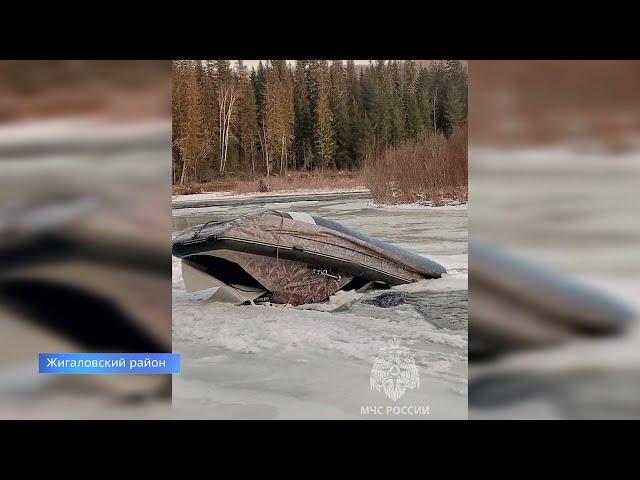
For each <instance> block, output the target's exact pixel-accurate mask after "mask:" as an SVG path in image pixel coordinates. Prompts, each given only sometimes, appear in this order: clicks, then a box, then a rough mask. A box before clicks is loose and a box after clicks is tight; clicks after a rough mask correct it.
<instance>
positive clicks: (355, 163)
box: [172, 60, 468, 183]
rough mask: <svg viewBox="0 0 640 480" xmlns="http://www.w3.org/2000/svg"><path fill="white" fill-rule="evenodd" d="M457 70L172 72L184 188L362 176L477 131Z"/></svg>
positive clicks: (218, 67) (209, 67)
mask: <svg viewBox="0 0 640 480" xmlns="http://www.w3.org/2000/svg"><path fill="white" fill-rule="evenodd" d="M467 83H468V75H467V70H466V67H465V66H464V64H462V62H460V61H456V60H448V61H430V62H428V63H424V64H422V63H418V62H416V61H413V60H409V61H376V62H370V63H369V65H368V66H364V67H363V66H356V65H355V63H354V62H353V61H352V60H351V61H347V63H346V67H345V65H344V63H343V61H339V60H336V61H332V62H327V61H304V60H299V61H296V63H295V67H293V66H290V65H288V64H287V62H286V61H284V60H274V61H260V63H259V64H258V66H257V69H252V71H251V74H249V73H248V71H247V69H246V68H245V67H244V65H243V64H242V61H238V62H237V67H236V66H235V64H234V66H233V67H232V64H231V62H230V61H228V60H203V61H188V60H178V61H175V62H174V63H173V66H172V88H173V101H172V116H173V119H172V122H173V130H172V165H173V181H174V183H188V182H192V181H196V182H199V181H206V180H208V179H210V178H215V177H220V176H225V175H236V174H237V175H244V174H251V175H257V174H259V173H260V172H261V171H262V172H264V173H267V174H268V175H270V174H273V173H276V174H278V173H280V174H282V173H284V172H285V171H287V169H289V168H294V169H301V168H311V169H325V168H338V169H347V168H348V169H353V168H359V167H360V166H361V165H362V161H363V159H364V158H365V157H366V156H367V155H369V154H371V153H376V152H377V153H381V151H383V150H384V149H385V148H388V147H391V146H394V145H399V144H400V143H401V142H403V141H404V140H406V139H412V138H417V137H418V136H419V135H420V134H422V133H423V132H428V133H442V134H445V135H449V134H450V133H451V132H452V131H453V129H456V128H459V127H464V126H465V125H466V123H467V108H468V93H467Z"/></svg>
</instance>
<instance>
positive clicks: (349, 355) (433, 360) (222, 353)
mask: <svg viewBox="0 0 640 480" xmlns="http://www.w3.org/2000/svg"><path fill="white" fill-rule="evenodd" d="M260 208H264V209H275V210H284V211H296V212H307V213H314V214H318V215H322V216H324V217H327V218H330V219H332V220H336V221H339V222H341V223H343V224H345V225H347V226H349V227H352V228H354V229H357V230H360V231H362V232H364V233H366V234H368V235H372V236H375V237H378V238H380V239H382V240H385V241H387V242H389V243H392V244H394V245H397V246H400V247H402V248H406V249H407V250H410V251H413V252H415V253H418V254H421V255H424V256H426V257H428V258H431V259H433V260H435V261H437V262H439V263H440V264H442V265H443V266H445V267H446V268H447V270H448V272H449V273H448V274H446V275H444V276H443V277H442V278H441V279H437V280H424V281H422V282H418V283H415V284H411V285H404V286H399V287H394V288H392V289H390V290H384V291H376V292H370V293H367V294H365V295H358V294H352V293H347V292H338V293H337V294H336V295H334V296H333V297H331V298H330V299H329V300H328V301H327V302H324V303H322V304H317V305H304V306H301V307H291V306H286V307H285V306H233V305H228V304H220V303H208V302H206V301H205V300H204V299H203V298H202V297H199V296H198V294H187V293H186V292H185V290H184V284H183V282H182V275H181V269H180V261H179V260H178V259H176V258H173V351H174V352H179V353H182V359H183V360H182V362H183V369H182V374H181V375H176V376H174V379H173V407H174V412H175V414H176V415H177V416H178V417H180V418H269V419H270V418H412V419H415V418H424V419H434V418H466V417H467V271H468V267H467V265H468V262H467V210H466V207H443V208H441V209H409V210H401V209H380V208H375V207H372V206H371V204H370V203H369V201H368V200H365V199H358V198H350V197H349V196H348V195H346V196H344V197H343V198H339V199H333V200H320V201H296V202H287V203H282V204H279V203H271V204H268V205H263V206H257V205H234V206H219V207H206V208H192V209H179V210H174V211H173V230H174V232H178V231H181V230H182V229H184V228H187V227H189V226H193V225H197V224H200V223H203V222H206V221H209V220H214V219H222V218H230V217H234V216H238V215H242V214H247V213H250V212H254V211H256V209H260ZM393 337H396V339H397V340H398V341H399V342H400V343H401V344H402V345H403V346H405V347H407V348H409V350H410V353H411V355H412V356H413V358H414V359H415V362H416V365H417V368H418V373H419V376H420V384H419V388H416V389H412V390H407V391H406V392H405V394H404V396H402V397H401V398H399V399H398V400H397V401H396V402H393V401H392V400H391V399H389V398H388V397H387V396H386V395H385V394H384V393H383V392H378V391H375V390H371V388H370V386H369V377H370V375H371V370H372V366H373V363H374V360H375V358H376V355H377V353H378V351H379V349H380V348H381V347H383V346H385V345H387V344H388V341H389V340H391V339H392V338H393ZM368 406H370V407H376V408H377V407H379V406H382V407H384V408H383V410H384V411H385V414H384V415H378V414H366V413H363V412H362V408H363V407H368ZM387 406H392V407H395V406H397V407H403V406H404V407H409V406H411V407H421V409H420V410H419V411H420V412H422V413H419V414H415V413H411V412H414V411H418V410H417V409H407V408H405V409H404V412H405V414H402V413H400V414H399V415H394V414H393V412H391V413H390V414H388V415H387V414H386V407H387ZM425 407H428V408H425ZM399 410H401V409H396V410H395V411H396V412H397V411H399ZM426 411H428V414H426V413H425V412H426Z"/></svg>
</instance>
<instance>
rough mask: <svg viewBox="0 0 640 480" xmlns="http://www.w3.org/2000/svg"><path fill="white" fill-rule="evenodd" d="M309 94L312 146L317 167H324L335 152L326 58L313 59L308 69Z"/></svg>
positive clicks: (331, 160)
mask: <svg viewBox="0 0 640 480" xmlns="http://www.w3.org/2000/svg"><path fill="white" fill-rule="evenodd" d="M310 80H311V81H310V86H309V94H310V98H311V107H312V116H313V126H314V147H315V157H316V159H317V165H316V167H317V168H320V169H321V170H324V169H326V168H327V167H329V166H330V165H332V163H333V161H334V153H335V136H334V132H333V125H332V124H333V118H332V115H331V108H330V105H329V90H330V86H331V85H330V78H329V66H328V62H327V61H326V60H313V61H312V62H311V69H310Z"/></svg>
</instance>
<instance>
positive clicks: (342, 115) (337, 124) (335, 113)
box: [329, 60, 351, 169]
mask: <svg viewBox="0 0 640 480" xmlns="http://www.w3.org/2000/svg"><path fill="white" fill-rule="evenodd" d="M329 75H330V80H331V93H330V98H329V105H330V108H331V115H332V117H333V131H334V133H335V141H336V150H335V157H334V161H333V162H332V166H335V167H337V168H339V169H344V168H348V167H349V164H350V163H351V152H350V150H351V148H350V144H349V142H350V141H351V121H350V119H349V104H348V92H347V78H346V76H345V72H344V65H343V64H342V60H334V61H333V62H332V63H331V67H330V69H329Z"/></svg>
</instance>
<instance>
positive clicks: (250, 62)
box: [243, 60, 369, 69]
mask: <svg viewBox="0 0 640 480" xmlns="http://www.w3.org/2000/svg"><path fill="white" fill-rule="evenodd" d="M259 61H260V60H243V62H244V64H245V65H246V66H247V67H249V69H251V67H257V66H258V62H259ZM264 61H265V60H263V62H264ZM345 61H346V60H345ZM287 62H289V63H293V62H295V60H287ZM354 62H356V65H357V64H362V65H366V64H368V63H369V60H354Z"/></svg>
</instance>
